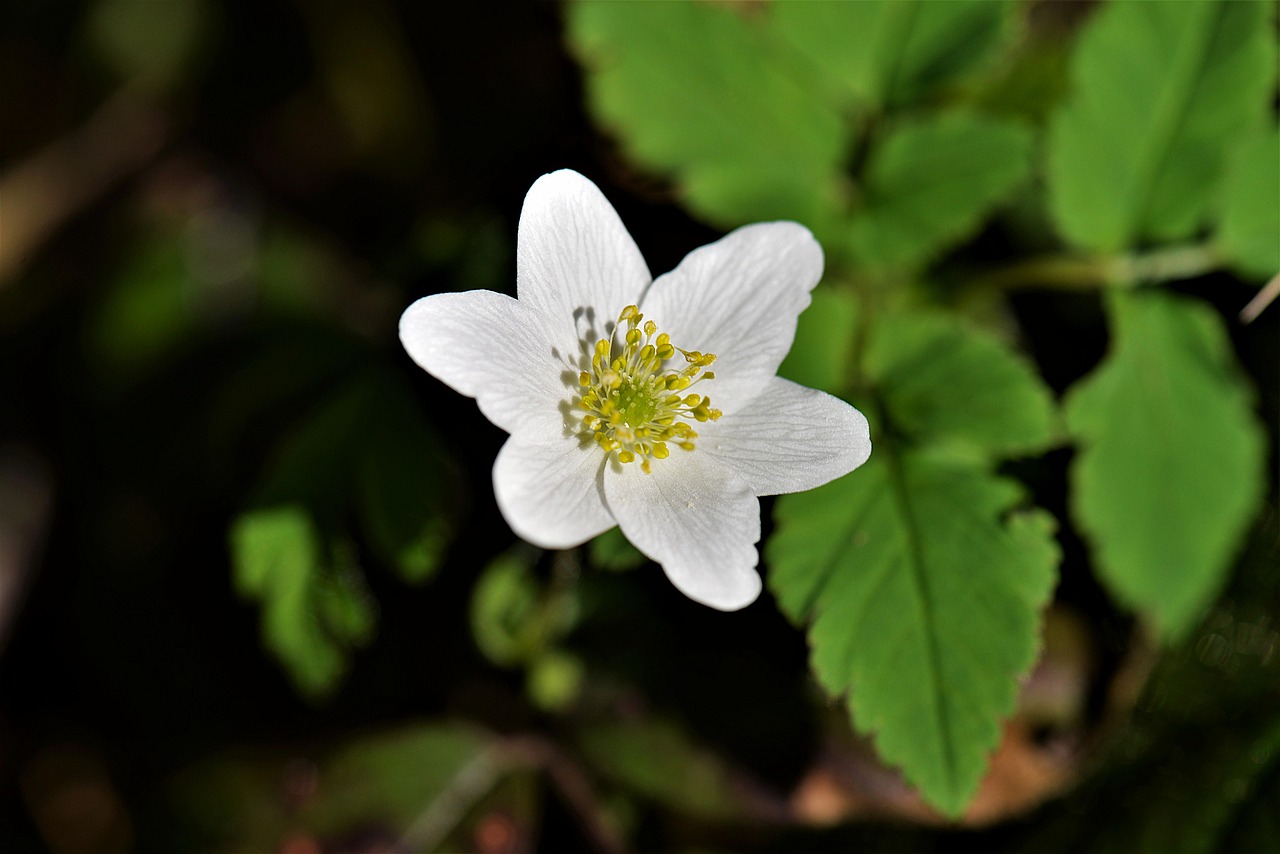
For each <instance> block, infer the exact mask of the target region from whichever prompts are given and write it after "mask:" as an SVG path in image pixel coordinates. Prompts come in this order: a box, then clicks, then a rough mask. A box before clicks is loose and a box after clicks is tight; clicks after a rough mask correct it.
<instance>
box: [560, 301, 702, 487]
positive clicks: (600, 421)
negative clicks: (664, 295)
mask: <svg viewBox="0 0 1280 854" xmlns="http://www.w3.org/2000/svg"><path fill="white" fill-rule="evenodd" d="M620 327H621V328H622V329H624V330H625V331H624V332H623V334H622V335H621V336H617V335H616V333H615V334H614V336H611V337H609V338H601V339H600V340H599V341H597V342H596V344H595V347H594V349H593V351H592V357H591V369H590V370H588V371H581V372H580V373H579V374H578V384H579V386H581V387H582V388H583V392H582V394H581V396H580V397H579V398H578V399H577V400H576V401H574V405H575V406H576V407H577V408H578V409H580V410H582V411H583V413H584V414H583V416H582V420H581V422H580V424H581V431H582V435H583V436H584V437H586V438H588V439H590V440H592V441H594V442H595V443H596V444H597V445H599V446H600V448H601V449H603V450H604V452H605V453H606V454H614V455H615V457H614V458H615V459H616V460H617V461H618V462H619V463H631V462H635V461H636V460H640V467H641V468H642V469H643V470H644V471H645V472H650V471H652V461H653V460H665V459H667V458H668V457H669V456H670V455H671V450H670V448H669V446H668V444H667V443H668V442H670V443H672V444H675V445H676V446H677V447H679V448H680V449H682V450H685V451H692V450H694V448H695V445H694V440H695V439H696V438H698V434H697V433H696V432H695V431H694V430H693V428H692V427H691V426H690V424H689V422H706V421H714V420H715V419H717V418H719V417H720V410H718V409H712V408H711V400H710V398H708V397H706V396H705V395H701V394H689V395H684V396H683V397H682V396H681V395H680V394H679V392H681V391H683V390H684V389H687V388H688V387H689V386H691V385H693V384H694V383H695V382H701V381H702V380H704V379H714V378H715V375H714V374H712V373H711V372H710V371H707V372H705V373H703V372H702V369H703V368H704V367H706V366H707V365H710V364H711V363H712V362H714V361H715V358H716V357H715V355H714V354H711V353H703V352H702V351H700V350H679V349H678V348H676V347H674V346H673V345H672V344H671V336H669V335H667V334H666V333H665V332H663V333H659V332H658V325H657V324H656V323H654V322H653V321H652V320H649V321H645V320H644V315H643V314H641V313H640V309H639V308H638V307H637V306H634V305H629V306H627V307H626V308H624V309H623V310H622V312H621V313H620V314H619V315H618V322H617V325H616V326H615V327H614V328H615V329H619V328H620ZM677 352H679V353H682V354H683V355H684V357H685V366H684V367H683V368H681V369H680V370H679V371H677V370H675V369H674V368H672V369H668V370H665V371H664V370H663V364H664V363H665V362H666V360H667V359H671V358H673V357H674V356H675V354H676V353H677Z"/></svg>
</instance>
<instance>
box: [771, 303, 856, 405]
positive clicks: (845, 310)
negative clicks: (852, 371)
mask: <svg viewBox="0 0 1280 854" xmlns="http://www.w3.org/2000/svg"><path fill="white" fill-rule="evenodd" d="M857 322H858V299H857V297H855V296H854V295H853V294H852V293H850V292H848V291H844V290H836V289H834V288H819V289H818V290H816V291H814V292H813V302H811V303H810V304H809V307H808V308H806V309H805V310H804V312H803V313H802V314H801V315H800V319H799V321H798V322H797V324H796V338H795V342H794V343H793V344H792V345H791V350H790V351H789V352H788V353H787V357H786V358H785V359H783V360H782V367H780V368H778V373H779V374H780V375H782V376H784V377H786V378H787V379H789V380H792V381H794V382H798V383H800V384H801V385H805V386H809V387H810V388H820V389H822V390H823V391H828V392H831V393H833V394H838V393H839V392H840V391H841V390H843V389H844V387H845V384H846V382H847V381H848V379H849V377H848V371H849V365H850V364H852V362H853V354H854V340H855V338H856V335H857V331H858V330H857Z"/></svg>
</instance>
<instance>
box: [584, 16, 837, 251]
mask: <svg viewBox="0 0 1280 854" xmlns="http://www.w3.org/2000/svg"><path fill="white" fill-rule="evenodd" d="M566 13H567V15H568V31H569V38H570V43H571V44H572V46H573V48H574V50H575V52H576V53H577V55H578V57H579V59H580V60H581V62H582V64H583V66H584V67H585V68H586V70H587V92H588V97H589V104H590V106H591V110H592V112H593V113H594V114H595V116H596V118H597V119H598V120H599V121H601V122H602V123H603V124H605V125H606V126H607V127H609V128H610V129H611V130H612V131H614V132H615V133H616V134H617V135H618V137H619V139H620V141H621V143H622V145H623V148H624V149H625V150H626V152H627V154H628V155H629V156H630V157H632V158H633V159H635V160H636V161H638V162H639V163H641V164H643V165H645V166H646V167H648V168H650V169H654V170H657V171H662V172H670V173H673V174H674V176H675V178H676V179H677V181H678V182H679V184H680V185H681V189H682V191H683V194H684V196H685V200H686V201H687V202H688V204H689V206H690V207H691V208H692V209H693V210H694V211H695V212H697V213H698V214H700V215H701V216H703V217H706V218H707V219H708V220H710V221H711V222H714V223H716V224H717V225H722V226H733V225H738V224H741V223H744V222H752V221H756V220H761V219H779V218H788V219H795V220H799V221H800V222H804V223H806V224H808V225H810V227H815V228H817V227H818V226H819V224H820V222H821V221H824V220H825V219H826V218H827V217H828V216H829V211H830V210H831V209H833V207H834V204H835V200H836V194H837V192H838V184H839V181H838V176H839V174H840V166H841V163H842V161H843V158H844V156H845V151H844V149H845V128H844V125H843V122H842V121H841V118H840V116H839V115H838V114H837V113H836V112H835V111H834V110H833V109H832V108H831V107H830V106H829V105H828V104H827V103H826V102H825V101H824V100H823V99H822V98H821V97H820V96H819V94H818V93H817V92H816V91H815V89H816V87H815V86H814V85H813V81H812V80H811V79H810V77H809V76H808V75H807V74H805V73H803V72H802V70H801V69H800V68H799V67H798V63H796V62H794V61H792V60H793V57H792V55H791V53H790V52H789V51H787V50H783V49H780V47H779V46H777V45H773V44H771V43H770V42H769V40H768V39H767V38H766V37H765V34H764V33H763V32H762V31H761V28H760V27H759V26H758V25H757V23H758V22H752V21H748V20H746V19H745V18H744V17H743V16H741V15H739V14H737V13H736V12H735V11H733V10H730V9H728V8H724V7H722V6H717V5H712V4H710V3H671V4H663V5H661V6H657V5H651V4H647V3H608V2H584V3H575V4H572V5H570V6H569V7H568V8H567V9H566Z"/></svg>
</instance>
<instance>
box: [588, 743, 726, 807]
mask: <svg viewBox="0 0 1280 854" xmlns="http://www.w3.org/2000/svg"><path fill="white" fill-rule="evenodd" d="M578 746H579V747H580V748H581V750H582V753H583V756H584V757H585V758H586V760H587V762H588V763H590V764H591V766H592V767H594V768H595V769H596V770H598V771H599V772H600V773H602V774H603V775H604V776H606V777H608V778H610V779H612V780H613V781H615V782H617V783H619V784H621V785H622V786H624V787H625V788H627V789H629V790H630V791H632V792H634V793H635V794H637V795H641V796H643V797H645V798H648V799H650V800H653V801H656V802H657V803H659V804H662V805H663V806H665V807H669V808H671V809H673V810H676V811H678V812H681V813H685V814H689V815H696V816H702V817H704V818H709V819H718V820H730V819H734V818H741V817H742V814H743V809H742V806H741V804H740V803H739V801H738V799H737V797H735V795H734V788H733V784H732V781H731V779H730V774H729V771H728V769H727V767H726V766H725V765H724V763H723V762H722V761H721V760H720V759H719V758H718V757H717V756H715V755H714V754H712V753H710V752H708V751H707V750H706V749H705V748H702V747H700V746H699V745H697V744H695V743H694V742H693V741H692V740H691V739H690V738H689V736H688V735H686V734H685V733H684V732H683V731H682V730H681V729H680V728H679V727H677V726H676V725H675V724H672V723H670V722H667V721H662V720H643V721H627V722H625V723H616V722H610V723H601V724H594V725H589V726H586V727H584V728H583V729H582V730H581V731H580V733H579V736H578Z"/></svg>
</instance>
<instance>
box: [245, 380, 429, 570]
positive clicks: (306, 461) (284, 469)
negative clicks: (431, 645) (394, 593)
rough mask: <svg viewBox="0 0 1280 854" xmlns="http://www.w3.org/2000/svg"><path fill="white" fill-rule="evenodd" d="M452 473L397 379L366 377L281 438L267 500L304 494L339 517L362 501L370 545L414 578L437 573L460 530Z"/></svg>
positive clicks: (267, 474) (267, 475) (264, 493)
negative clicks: (455, 521) (455, 528)
mask: <svg viewBox="0 0 1280 854" xmlns="http://www.w3.org/2000/svg"><path fill="white" fill-rule="evenodd" d="M450 477H451V476H450V474H449V472H448V470H447V469H446V468H445V466H444V463H443V461H442V460H441V459H440V455H439V451H438V450H437V442H436V439H435V436H434V435H433V433H432V432H431V429H430V427H429V425H428V424H427V422H426V419H424V418H423V417H422V413H421V411H420V410H419V408H418V407H417V405H416V404H415V403H414V401H413V400H412V398H411V397H410V396H409V393H408V392H407V390H406V389H405V388H403V387H402V386H401V385H400V384H399V383H398V382H396V381H393V380H388V379H384V378H377V377H369V376H363V377H357V378H356V379H355V380H354V381H351V382H348V383H347V384H346V385H345V386H343V387H340V388H339V390H338V391H337V392H335V393H334V394H332V395H331V396H330V397H329V399H328V400H326V401H324V402H323V403H322V404H321V405H320V406H319V407H318V408H317V409H316V410H315V411H314V412H311V413H309V414H308V415H307V416H306V418H305V419H304V420H303V421H302V423H301V424H300V425H299V427H298V428H297V429H296V430H295V431H294V432H293V433H292V434H290V435H289V436H287V437H286V439H285V440H284V441H283V442H282V443H281V445H280V447H279V450H278V452H277V455H276V457H275V459H274V460H273V462H272V463H271V464H270V465H269V466H267V467H266V469H265V471H264V473H263V476H262V481H261V483H260V485H259V488H258V496H259V500H260V501H261V502H263V503H279V502H282V501H295V502H301V503H303V504H305V505H306V506H308V507H309V508H311V509H312V511H313V512H315V513H318V514H319V516H320V517H321V519H322V522H323V523H324V524H326V525H332V526H336V525H340V524H342V523H343V522H344V521H345V519H346V517H347V515H348V507H349V505H350V504H351V502H352V501H353V500H354V502H355V504H356V509H357V511H358V512H359V517H360V521H361V524H362V526H363V528H364V531H365V534H366V536H367V537H368V540H369V544H370V546H371V547H372V548H373V550H374V551H375V552H376V553H377V555H378V557H379V558H380V559H382V560H384V561H386V562H387V563H388V564H390V565H391V566H393V567H395V568H396V569H397V570H398V571H399V573H400V575H401V577H402V578H403V579H404V580H405V581H408V582H410V583H420V582H423V581H425V580H427V579H428V578H430V577H431V575H432V574H434V572H435V570H436V568H437V566H438V564H439V562H440V559H441V557H442V556H443V553H444V549H445V546H446V545H447V542H448V539H449V537H450V535H451V533H452V529H453V518H452V517H453V515H454V511H453V509H452V508H451V507H450V506H449V502H450V501H451V492H452V490H451V489H449V488H448V487H449V486H450Z"/></svg>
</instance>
